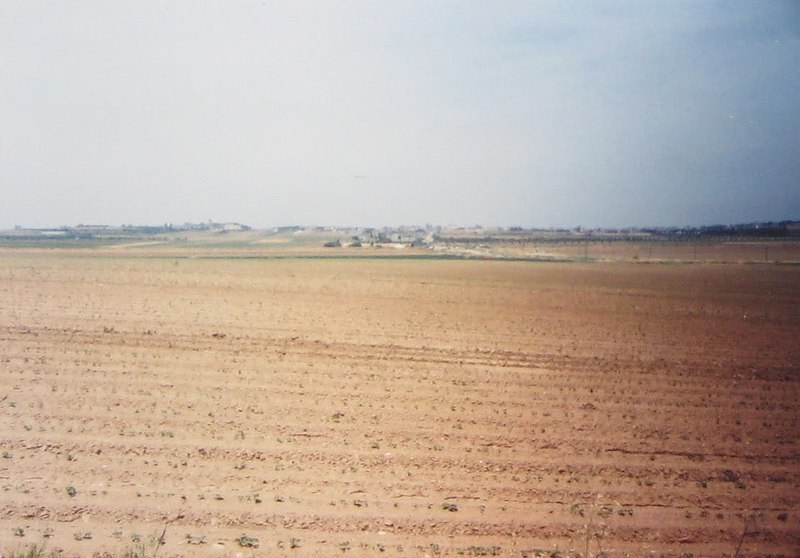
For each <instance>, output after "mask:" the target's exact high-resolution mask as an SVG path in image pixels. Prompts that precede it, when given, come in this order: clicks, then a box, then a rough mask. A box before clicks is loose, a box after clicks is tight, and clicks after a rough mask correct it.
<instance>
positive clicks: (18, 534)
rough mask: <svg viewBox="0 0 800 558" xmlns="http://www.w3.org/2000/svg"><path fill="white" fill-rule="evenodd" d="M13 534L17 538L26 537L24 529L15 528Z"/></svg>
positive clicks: (12, 530)
mask: <svg viewBox="0 0 800 558" xmlns="http://www.w3.org/2000/svg"><path fill="white" fill-rule="evenodd" d="M11 532H12V533H14V536H15V537H24V536H25V529H23V528H22V527H13V528H12V529H11Z"/></svg>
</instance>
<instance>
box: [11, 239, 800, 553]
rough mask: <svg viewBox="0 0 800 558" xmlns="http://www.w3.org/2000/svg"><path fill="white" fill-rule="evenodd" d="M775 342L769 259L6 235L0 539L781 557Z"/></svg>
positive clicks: (780, 346) (788, 287)
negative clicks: (151, 249) (206, 251)
mask: <svg viewBox="0 0 800 558" xmlns="http://www.w3.org/2000/svg"><path fill="white" fill-rule="evenodd" d="M215 255H216V256H219V255H220V254H215ZM799 339H800V267H798V266H792V265H774V264H751V265H738V264H725V265H722V264H699V263H698V264H692V265H685V264H636V263H530V262H491V261H436V260H395V259H391V260H387V259H383V260H377V259H376V260H371V259H362V260H337V259H325V260H321V259H294V258H289V259H269V258H264V259H259V258H250V259H236V258H223V257H214V258H192V259H186V258H172V257H150V256H147V255H146V254H144V253H136V254H135V255H133V256H131V255H130V254H128V253H127V252H124V251H123V252H117V253H100V254H95V255H87V254H85V253H81V252H75V253H69V252H68V251H67V252H49V251H46V250H29V251H19V250H16V251H15V250H5V251H3V252H2V253H0V390H2V391H0V452H2V459H0V486H1V487H2V492H0V549H3V550H4V551H5V552H10V551H11V550H13V549H22V548H25V547H26V545H30V544H33V543H45V544H46V548H47V550H48V551H49V552H53V553H55V554H56V555H63V556H73V555H74V556H91V555H92V554H94V553H97V554H98V555H101V556H102V555H103V553H109V554H110V555H112V556H120V555H122V554H123V553H124V552H126V551H131V550H134V551H135V550H139V551H141V550H144V552H145V553H146V555H147V556H154V555H156V554H157V555H158V556H163V557H166V556H251V555H253V556H350V557H352V556H356V557H358V556H378V555H391V556H409V557H422V556H432V557H433V556H495V555H496V556H518V557H523V556H525V557H534V556H556V555H561V556H570V555H572V556H577V555H581V556H586V555H591V556H596V555H599V554H601V553H606V554H607V555H610V556H626V555H630V556H652V555H656V556H661V555H666V556H681V555H687V554H692V555H694V556H722V555H725V554H727V555H729V556H733V555H734V554H736V553H737V551H738V554H739V556H767V555H772V556H781V555H782V556H797V555H798V554H799V553H800V543H798V541H799V540H800V440H798V434H800V342H798V340H799ZM165 530H166V531H165ZM164 531H165V536H164V542H165V544H164V545H163V546H160V547H159V546H157V544H156V543H157V539H158V537H159V536H160V535H161V533H162V532H164ZM243 535H245V536H246V537H243ZM256 544H257V545H258V546H257V547H256V546H251V545H256Z"/></svg>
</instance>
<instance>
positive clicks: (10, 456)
mask: <svg viewBox="0 0 800 558" xmlns="http://www.w3.org/2000/svg"><path fill="white" fill-rule="evenodd" d="M12 457H14V456H13V455H11V452H8V451H4V452H3V459H11V458H12Z"/></svg>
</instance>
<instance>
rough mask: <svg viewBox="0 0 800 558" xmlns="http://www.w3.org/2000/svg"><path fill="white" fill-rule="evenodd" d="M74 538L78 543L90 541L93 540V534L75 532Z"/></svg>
mask: <svg viewBox="0 0 800 558" xmlns="http://www.w3.org/2000/svg"><path fill="white" fill-rule="evenodd" d="M72 537H73V538H74V539H75V540H76V541H88V540H90V539H91V538H92V533H91V531H75V533H73V535H72Z"/></svg>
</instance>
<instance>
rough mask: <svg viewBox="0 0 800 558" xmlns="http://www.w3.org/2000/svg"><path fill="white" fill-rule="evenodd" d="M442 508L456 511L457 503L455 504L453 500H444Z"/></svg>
mask: <svg viewBox="0 0 800 558" xmlns="http://www.w3.org/2000/svg"><path fill="white" fill-rule="evenodd" d="M442 509H443V510H445V511H449V512H457V511H458V504H456V503H455V502H444V503H443V504H442Z"/></svg>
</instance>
